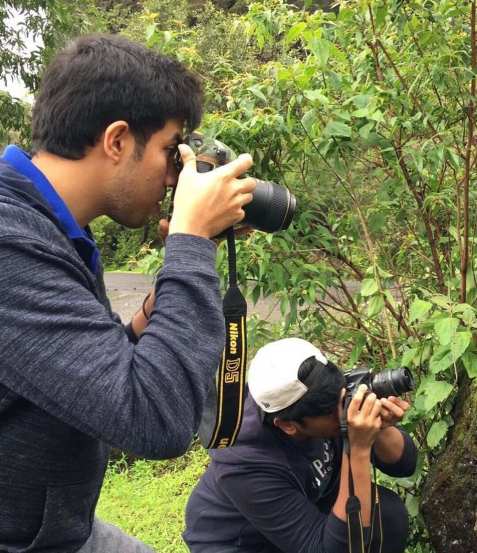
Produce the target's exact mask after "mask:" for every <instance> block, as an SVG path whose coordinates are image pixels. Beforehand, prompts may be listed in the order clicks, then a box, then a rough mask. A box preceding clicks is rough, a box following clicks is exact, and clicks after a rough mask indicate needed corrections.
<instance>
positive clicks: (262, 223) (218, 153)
mask: <svg viewBox="0 0 477 553" xmlns="http://www.w3.org/2000/svg"><path fill="white" fill-rule="evenodd" d="M184 142H185V144H187V145H188V146H190V147H191V148H192V150H193V151H194V153H195V156H196V164H197V172H198V173H207V172H208V171H212V170H213V169H215V168H216V167H219V166H221V165H225V164H226V163H229V162H230V161H232V160H234V159H235V158H236V157H237V156H236V154H235V152H234V151H233V150H232V149H231V148H229V147H228V146H226V145H225V144H223V143H222V142H220V141H218V140H215V139H212V138H209V137H206V136H204V135H203V134H201V133H198V132H193V133H191V134H190V135H189V136H188V137H186V139H185V140H184ZM176 165H177V169H178V170H179V171H181V170H182V162H181V161H180V156H177V157H176ZM256 181H257V187H256V188H255V190H254V192H253V199H252V201H251V202H250V203H249V204H247V205H245V206H244V208H243V209H244V211H245V218H244V220H243V221H242V222H241V225H249V226H251V227H253V228H255V229H257V230H262V231H264V232H277V231H279V230H285V229H287V228H288V227H289V226H290V223H291V221H292V219H293V215H294V214H295V208H296V198H295V196H294V195H293V194H292V193H291V192H290V191H289V190H288V189H287V188H285V187H284V186H281V185H280V184H276V183H274V182H271V181H264V180H259V179H256Z"/></svg>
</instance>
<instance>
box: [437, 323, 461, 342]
mask: <svg viewBox="0 0 477 553" xmlns="http://www.w3.org/2000/svg"><path fill="white" fill-rule="evenodd" d="M458 327H459V319H455V318H454V317H446V318H445V319H440V320H438V321H437V322H436V323H435V325H434V330H435V332H436V335H437V338H438V339H439V342H440V343H441V344H442V345H443V346H445V345H447V344H450V343H451V341H452V340H453V339H454V336H455V333H456V332H457V328H458Z"/></svg>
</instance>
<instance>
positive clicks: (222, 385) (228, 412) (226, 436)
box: [199, 228, 247, 449]
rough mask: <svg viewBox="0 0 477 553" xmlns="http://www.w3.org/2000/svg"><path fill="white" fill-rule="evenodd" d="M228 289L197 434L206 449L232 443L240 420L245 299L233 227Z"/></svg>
mask: <svg viewBox="0 0 477 553" xmlns="http://www.w3.org/2000/svg"><path fill="white" fill-rule="evenodd" d="M227 247H228V258H229V289H228V290H227V292H226V294H225V297H224V307H223V309H224V317H225V329H226V341H225V349H224V351H223V353H222V359H221V362H220V365H219V369H218V372H217V377H216V386H214V385H213V384H212V386H211V389H210V390H209V395H208V398H207V403H206V407H205V412H204V416H203V418H202V421H201V424H200V427H199V438H200V441H201V443H202V445H203V446H204V447H205V448H207V449H215V448H224V447H229V446H232V445H234V443H235V440H236V439H237V435H238V433H239V430H240V426H241V424H242V417H243V406H244V400H245V397H244V395H245V366H246V362H247V325H246V323H247V302H246V301H245V298H244V297H243V295H242V293H241V292H240V290H239V289H238V286H237V270H236V254H235V237H234V230H233V228H230V229H228V230H227Z"/></svg>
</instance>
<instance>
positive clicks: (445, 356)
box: [429, 346, 455, 374]
mask: <svg viewBox="0 0 477 553" xmlns="http://www.w3.org/2000/svg"><path fill="white" fill-rule="evenodd" d="M454 359H455V358H454V357H452V353H451V351H450V349H449V346H441V347H440V348H438V349H437V350H436V351H435V352H434V355H433V356H432V357H431V360H430V361H429V368H430V369H431V372H432V373H434V374H437V373H440V372H442V371H445V370H446V369H447V367H450V366H451V365H452V363H453V362H454Z"/></svg>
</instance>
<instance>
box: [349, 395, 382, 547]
mask: <svg viewBox="0 0 477 553" xmlns="http://www.w3.org/2000/svg"><path fill="white" fill-rule="evenodd" d="M350 401H351V396H348V395H347V396H346V398H345V403H344V408H343V415H342V417H341V420H340V428H341V434H342V438H343V451H344V452H345V453H346V454H347V455H348V487H349V497H348V500H347V501H346V519H347V525H348V551H349V553H381V551H382V547H383V525H382V516H381V503H380V498H379V490H378V486H377V484H376V466H375V462H374V453H373V454H372V457H371V460H372V464H373V477H374V478H373V479H374V484H371V491H372V492H374V493H372V507H371V528H370V535H369V541H368V544H369V545H368V548H367V551H366V546H365V540H364V532H363V521H362V519H361V503H360V501H359V498H358V497H357V496H356V495H355V489H354V481H353V473H352V470H351V448H350V444H349V438H348V423H347V421H346V414H347V411H348V407H349V403H350Z"/></svg>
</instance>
